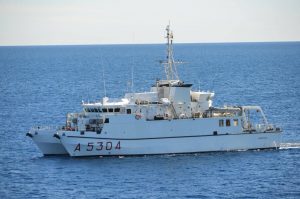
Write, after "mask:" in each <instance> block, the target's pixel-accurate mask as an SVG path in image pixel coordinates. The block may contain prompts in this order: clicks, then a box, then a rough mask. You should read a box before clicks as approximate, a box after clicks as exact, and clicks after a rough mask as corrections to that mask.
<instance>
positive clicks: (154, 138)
mask: <svg viewBox="0 0 300 199" xmlns="http://www.w3.org/2000/svg"><path fill="white" fill-rule="evenodd" d="M266 133H279V132H263V133H238V134H218V135H187V136H173V137H153V138H100V137H83V136H67V137H69V138H86V139H99V140H157V139H174V138H193V137H210V136H226V135H251V134H266Z"/></svg>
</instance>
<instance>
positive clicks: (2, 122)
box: [0, 42, 300, 198]
mask: <svg viewBox="0 0 300 199" xmlns="http://www.w3.org/2000/svg"><path fill="white" fill-rule="evenodd" d="M164 53H165V45H91V46H27V47H0V150H1V152H0V198H92V197H93V198H300V169H299V168H300V135H299V134H300V122H299V121H300V113H299V110H300V43H299V42H288V43H228V44H177V45H175V57H176V59H179V60H183V61H185V62H186V64H184V65H181V66H179V67H178V70H179V74H180V78H181V79H183V80H184V81H185V82H189V83H193V84H194V86H193V87H194V89H198V88H199V87H200V88H201V90H211V91H215V93H216V96H215V100H214V104H215V105H216V106H223V104H227V105H260V106H262V107H263V109H264V111H265V113H266V115H267V117H268V119H269V121H270V122H271V123H275V124H277V125H279V126H281V127H282V128H283V130H284V131H283V137H282V142H283V143H285V145H286V146H289V144H288V143H292V144H293V145H294V146H295V147H294V148H293V147H283V148H281V149H279V150H263V151H245V152H224V153H201V154H190V155H161V156H145V157H123V158H115V157H114V158H99V157H94V158H69V157H43V155H42V154H41V152H40V151H39V150H38V148H37V147H36V146H35V145H34V143H33V142H32V140H31V139H29V138H28V137H26V136H25V134H26V132H27V131H28V130H29V129H30V128H31V127H32V126H35V125H57V124H63V123H64V120H65V115H66V113H67V112H75V111H80V110H81V107H80V104H81V101H82V100H84V101H95V100H99V99H100V98H101V97H102V96H103V95H104V88H103V72H102V69H103V70H104V77H105V81H106V93H107V96H111V97H113V98H116V97H121V96H122V95H123V94H124V92H126V91H128V90H131V89H133V90H134V91H137V92H138V91H146V90H148V88H149V87H150V86H151V85H152V84H153V83H154V81H155V79H156V78H162V77H163V68H162V66H160V65H159V64H158V62H157V61H158V60H161V59H164ZM131 71H133V74H134V75H133V77H134V82H133V87H132V88H131V86H129V83H128V82H130V81H131Z"/></svg>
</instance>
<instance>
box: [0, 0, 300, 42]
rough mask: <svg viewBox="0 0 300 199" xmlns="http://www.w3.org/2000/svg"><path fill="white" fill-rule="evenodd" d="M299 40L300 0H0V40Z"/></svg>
mask: <svg viewBox="0 0 300 199" xmlns="http://www.w3.org/2000/svg"><path fill="white" fill-rule="evenodd" d="M169 20H170V21H171V28H172V29H173V31H174V35H175V42H176V43H203V42H205V43H206V42H255V41H300V0H82V1H80V0H6V1H5V0H0V45H1V46H5V45H59V44H126V43H163V42H164V37H163V35H164V34H165V32H164V31H165V27H166V25H167V24H168V21H169Z"/></svg>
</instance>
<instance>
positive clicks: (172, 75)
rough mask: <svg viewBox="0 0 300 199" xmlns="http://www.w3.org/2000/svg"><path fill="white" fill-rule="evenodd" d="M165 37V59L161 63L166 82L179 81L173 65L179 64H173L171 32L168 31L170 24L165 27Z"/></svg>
mask: <svg viewBox="0 0 300 199" xmlns="http://www.w3.org/2000/svg"><path fill="white" fill-rule="evenodd" d="M166 31H167V35H166V37H165V38H166V39H167V57H166V58H167V59H166V60H165V61H162V62H161V63H162V64H163V65H164V67H165V73H166V78H167V80H168V81H169V80H179V76H178V74H177V68H176V65H175V64H179V63H180V62H175V61H174V57H173V32H172V31H171V30H170V24H169V25H167V27H166Z"/></svg>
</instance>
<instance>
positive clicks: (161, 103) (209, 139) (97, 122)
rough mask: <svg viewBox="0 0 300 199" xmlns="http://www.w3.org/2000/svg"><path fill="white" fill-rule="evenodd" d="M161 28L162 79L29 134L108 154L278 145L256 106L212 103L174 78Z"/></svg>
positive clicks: (60, 146)
mask: <svg viewBox="0 0 300 199" xmlns="http://www.w3.org/2000/svg"><path fill="white" fill-rule="evenodd" d="M166 31H167V36H166V38H167V57H166V60H165V61H161V63H162V64H163V65H164V67H165V73H166V80H157V81H156V82H155V83H154V84H153V85H152V87H151V88H150V90H149V92H144V93H126V94H125V95H124V97H123V98H122V99H120V100H117V101H116V100H110V99H109V98H107V97H105V98H103V100H102V101H101V102H96V103H83V104H82V106H83V112H81V113H71V114H68V116H67V120H66V125H65V126H64V127H62V128H57V129H54V130H53V129H51V130H49V129H48V130H45V129H43V128H39V129H37V128H35V129H32V130H31V131H30V132H29V133H28V135H29V136H30V137H32V139H33V140H34V141H35V142H36V144H37V145H38V146H39V148H40V149H41V151H42V152H43V153H44V154H45V155H49V154H66V153H68V154H69V155H70V156H109V155H145V154H169V153H196V152H207V151H232V150H247V149H265V148H278V146H279V144H280V135H281V129H280V128H277V127H275V126H274V125H271V124H269V123H268V121H267V119H266V117H265V115H264V113H263V111H262V109H261V108H260V107H259V106H236V107H222V108H216V107H213V105H212V103H213V102H212V99H213V97H214V93H213V92H209V91H207V92H204V91H192V90H191V87H192V84H187V83H184V82H183V81H181V80H180V79H179V76H178V73H177V70H176V64H180V62H175V61H174V58H173V47H172V44H173V33H172V32H171V31H170V27H169V26H167V28H166Z"/></svg>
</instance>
